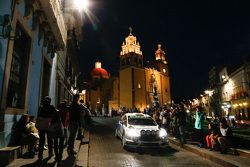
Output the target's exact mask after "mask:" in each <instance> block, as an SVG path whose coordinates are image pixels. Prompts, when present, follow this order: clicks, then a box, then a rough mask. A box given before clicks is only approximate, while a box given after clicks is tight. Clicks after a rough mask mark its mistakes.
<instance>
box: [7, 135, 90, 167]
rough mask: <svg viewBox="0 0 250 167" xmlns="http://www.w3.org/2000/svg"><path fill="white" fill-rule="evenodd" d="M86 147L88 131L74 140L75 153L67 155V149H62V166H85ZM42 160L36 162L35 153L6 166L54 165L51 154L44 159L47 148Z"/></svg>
mask: <svg viewBox="0 0 250 167" xmlns="http://www.w3.org/2000/svg"><path fill="white" fill-rule="evenodd" d="M88 148H89V131H85V132H84V138H83V140H82V141H80V140H76V142H75V150H76V152H77V155H76V156H75V157H74V156H68V153H67V149H66V148H64V150H63V159H62V167H74V166H77V167H87V164H88V152H89V151H88ZM43 154H44V158H45V159H44V160H43V163H42V164H41V165H39V164H38V163H37V160H38V158H37V155H36V156H35V157H34V158H31V157H27V156H23V157H22V158H18V159H16V160H15V161H13V162H12V163H11V164H9V165H8V166H7V167H17V166H19V167H38V166H43V167H47V166H56V165H57V164H56V163H55V157H54V156H53V157H52V158H51V159H46V157H48V150H44V152H43Z"/></svg>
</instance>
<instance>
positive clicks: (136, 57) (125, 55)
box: [120, 27, 143, 69]
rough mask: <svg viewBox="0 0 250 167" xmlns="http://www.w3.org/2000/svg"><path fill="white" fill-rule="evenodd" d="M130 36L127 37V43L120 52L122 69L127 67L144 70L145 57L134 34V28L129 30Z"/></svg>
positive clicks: (124, 43)
mask: <svg viewBox="0 0 250 167" xmlns="http://www.w3.org/2000/svg"><path fill="white" fill-rule="evenodd" d="M129 30H130V33H129V36H128V37H126V39H125V42H123V44H122V50H121V52H120V69H124V68H127V67H131V66H133V67H138V68H143V55H142V51H141V46H140V44H139V42H137V40H136V37H135V36H133V34H132V28H131V27H130V28H129Z"/></svg>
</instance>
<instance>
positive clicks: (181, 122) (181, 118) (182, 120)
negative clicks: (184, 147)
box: [176, 104, 187, 144]
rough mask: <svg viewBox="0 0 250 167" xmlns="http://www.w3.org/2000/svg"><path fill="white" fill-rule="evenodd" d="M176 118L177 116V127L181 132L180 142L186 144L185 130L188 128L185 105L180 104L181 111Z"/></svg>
mask: <svg viewBox="0 0 250 167" xmlns="http://www.w3.org/2000/svg"><path fill="white" fill-rule="evenodd" d="M176 116H177V126H178V130H179V135H180V141H181V143H182V144H186V137H185V132H184V130H185V129H184V128H185V126H186V119H187V113H186V109H185V106H184V104H180V109H179V111H178V113H177V115H176Z"/></svg>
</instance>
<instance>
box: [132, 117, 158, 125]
mask: <svg viewBox="0 0 250 167" xmlns="http://www.w3.org/2000/svg"><path fill="white" fill-rule="evenodd" d="M128 123H129V124H130V125H146V126H156V125H157V124H156V122H155V121H154V120H153V119H152V118H139V117H129V118H128Z"/></svg>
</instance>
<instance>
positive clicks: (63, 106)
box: [58, 100, 69, 146]
mask: <svg viewBox="0 0 250 167" xmlns="http://www.w3.org/2000/svg"><path fill="white" fill-rule="evenodd" d="M58 110H59V113H60V117H61V121H62V124H63V127H64V146H67V145H68V138H69V135H68V122H69V108H68V105H67V101H66V100H64V101H62V102H61V103H60V104H59V106H58Z"/></svg>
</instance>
